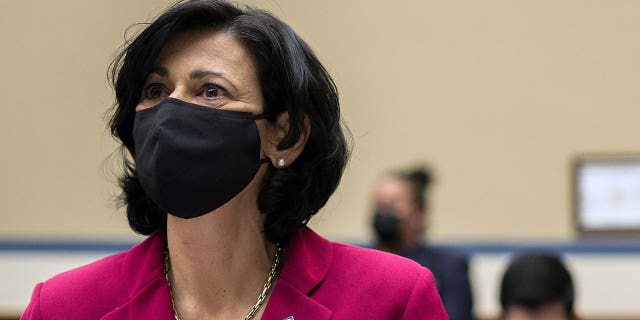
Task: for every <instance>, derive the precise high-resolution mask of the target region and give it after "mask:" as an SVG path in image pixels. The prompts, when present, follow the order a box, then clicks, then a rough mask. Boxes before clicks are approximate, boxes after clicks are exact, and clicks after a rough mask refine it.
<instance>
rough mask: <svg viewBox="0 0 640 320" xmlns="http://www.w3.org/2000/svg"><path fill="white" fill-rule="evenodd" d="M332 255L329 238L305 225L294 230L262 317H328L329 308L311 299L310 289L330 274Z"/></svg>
mask: <svg viewBox="0 0 640 320" xmlns="http://www.w3.org/2000/svg"><path fill="white" fill-rule="evenodd" d="M332 258H333V252H332V249H331V243H330V242H329V241H327V240H326V239H324V238H322V237H320V236H319V235H318V234H316V233H315V232H313V231H312V230H311V229H309V228H308V227H302V228H300V229H298V230H297V231H295V233H294V234H293V236H292V237H291V241H290V242H289V249H288V251H287V255H286V257H285V260H284V266H283V268H282V272H281V274H280V277H279V279H278V282H277V283H276V286H275V287H274V289H273V292H272V293H271V297H270V298H269V302H268V303H267V306H266V309H265V311H264V315H263V316H262V319H263V320H328V319H331V315H332V312H331V310H330V309H328V308H327V307H325V306H323V305H322V304H320V303H319V302H317V301H315V300H314V299H313V290H314V289H315V288H316V287H318V286H319V285H320V284H321V282H322V280H324V278H325V277H326V276H327V274H328V273H329V269H330V267H331V263H332Z"/></svg>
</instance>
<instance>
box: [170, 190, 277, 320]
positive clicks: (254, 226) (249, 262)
mask: <svg viewBox="0 0 640 320" xmlns="http://www.w3.org/2000/svg"><path fill="white" fill-rule="evenodd" d="M235 200H241V201H233V202H232V203H228V204H227V205H225V206H223V207H221V208H219V209H217V210H216V211H215V212H211V213H208V214H206V215H203V216H201V217H197V218H193V219H181V218H176V217H174V216H171V215H169V217H168V220H167V242H168V248H169V255H170V273H169V278H170V280H171V289H172V294H173V299H174V303H175V307H176V310H177V311H178V314H179V315H180V317H181V319H183V320H188V319H234V318H235V319H242V318H243V317H244V316H245V315H246V313H247V312H248V311H249V309H250V308H251V307H252V306H253V305H254V304H255V303H256V300H257V297H258V295H259V293H260V291H261V290H262V286H263V285H264V282H265V280H266V278H267V275H268V273H269V271H270V270H271V264H272V258H273V254H274V252H275V245H273V244H270V243H268V242H267V241H266V240H265V236H264V233H263V231H262V230H263V222H264V220H263V219H264V216H263V215H261V214H260V213H259V212H258V211H257V208H255V205H254V206H253V208H251V207H249V208H246V207H244V208H243V207H242V206H240V205H234V204H238V203H240V204H242V203H247V201H242V199H235ZM256 319H259V317H256Z"/></svg>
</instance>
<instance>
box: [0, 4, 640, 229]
mask: <svg viewBox="0 0 640 320" xmlns="http://www.w3.org/2000/svg"><path fill="white" fill-rule="evenodd" d="M169 2H170V1H160V0H155V1H152V0H136V1H125V0H117V1H115V0H102V1H80V0H76V1H71V0H65V1H55V2H50V1H38V3H37V4H35V3H34V2H20V1H1V2H0V40H1V41H2V50H0V70H2V77H0V96H1V97H2V104H3V105H2V107H1V108H0V145H1V146H2V148H3V156H2V157H0V170H1V173H2V175H1V176H2V179H1V180H0V195H1V196H0V200H1V201H0V203H1V206H2V207H1V209H2V210H1V211H0V212H1V213H0V215H2V221H3V222H2V223H1V224H0V235H2V236H11V237H14V236H15V237H58V236H59V237H75V236H77V237H83V238H85V237H97V238H116V237H120V238H121V237H129V236H130V234H131V233H130V232H129V231H128V229H127V227H126V223H125V218H124V214H123V213H122V211H118V210H116V209H115V208H114V206H113V204H112V201H111V197H112V196H113V195H114V194H115V189H114V188H113V184H114V182H113V181H114V179H113V176H112V175H113V174H112V171H113V170H112V169H109V168H113V166H114V163H117V161H113V160H111V161H107V162H106V166H105V162H104V159H105V158H106V157H107V156H108V154H109V153H110V152H111V151H113V150H114V148H115V145H114V143H113V142H112V141H111V140H110V138H109V135H108V132H107V131H106V130H105V129H104V128H105V120H104V119H103V118H102V116H103V113H104V111H105V110H106V109H107V107H109V105H110V104H111V102H112V94H111V91H110V89H109V87H108V84H107V82H106V70H107V65H108V63H109V61H110V59H111V57H112V54H113V53H114V51H115V50H116V48H117V47H118V46H119V45H121V44H122V39H123V32H124V30H125V29H126V27H127V26H129V25H131V24H132V23H134V22H140V21H147V20H149V19H150V18H151V17H153V16H155V15H156V14H157V13H158V12H159V11H160V10H161V9H162V8H164V7H165V6H166V4H167V3H169ZM252 3H254V4H257V5H258V6H260V7H264V8H268V9H270V10H273V11H274V12H275V13H276V14H277V15H278V16H280V17H282V18H283V19H284V20H285V21H287V22H289V23H290V24H291V25H292V26H293V27H294V28H295V29H296V30H297V31H298V32H299V33H301V34H302V36H303V37H304V38H305V39H306V40H307V41H308V42H309V43H310V44H311V45H312V46H313V47H314V48H315V49H316V51H317V53H318V55H319V56H320V57H321V59H322V60H323V61H324V62H325V64H326V66H327V67H328V69H329V71H330V72H331V73H332V74H333V76H334V77H335V80H336V82H337V84H338V87H339V89H340V93H341V102H342V107H343V112H344V117H345V120H346V121H347V123H348V124H349V126H350V128H351V131H352V133H353V138H354V149H353V157H352V160H351V163H350V165H349V167H348V169H347V172H346V174H345V177H344V179H343V182H342V185H341V187H340V189H339V191H338V193H337V194H336V195H335V196H334V197H333V199H332V200H331V201H330V202H329V204H328V205H327V207H326V208H325V210H323V212H322V213H321V214H320V215H319V216H318V217H316V219H315V220H314V221H313V222H312V224H313V225H314V226H316V228H317V229H318V230H320V231H321V233H323V234H325V235H327V236H329V237H332V238H335V239H347V240H357V239H364V237H367V236H368V235H369V232H368V220H367V213H368V211H369V207H368V198H369V193H370V190H371V184H372V183H373V182H374V181H375V178H376V175H377V174H378V173H380V172H381V171H383V170H386V169H388V168H390V167H395V166H403V165H406V164H408V163H414V162H416V161H424V162H427V163H429V164H431V165H432V166H433V167H434V168H435V169H436V170H437V178H438V182H437V186H436V188H435V190H434V191H435V192H434V194H433V201H434V206H433V211H434V216H433V219H432V221H431V222H432V226H431V233H432V235H433V237H435V238H437V239H442V240H445V239H454V240H455V239H462V240H464V239H505V238H509V239H533V240H536V239H537V240H564V239H570V238H572V237H573V236H574V231H573V229H572V225H571V213H570V210H571V206H570V193H569V191H570V179H569V178H570V175H569V161H570V159H571V157H572V156H573V155H575V154H576V153H582V152H638V151H640V142H639V140H638V137H639V136H640V127H639V126H638V125H637V123H638V120H637V119H640V108H638V103H639V102H640V90H638V84H639V83H640V81H639V80H640V79H639V78H640V59H638V57H640V41H638V33H639V32H640V2H637V1H604V0H603V1H533V0H532V1H506V0H505V1H470V0H469V1H393V2H392V1H378V0H373V1H371V0H366V1H365V0H362V1H338V0H332V1H299V0H264V1H257V0H256V1H252ZM105 168H107V169H106V170H105Z"/></svg>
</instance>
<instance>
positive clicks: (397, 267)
mask: <svg viewBox="0 0 640 320" xmlns="http://www.w3.org/2000/svg"><path fill="white" fill-rule="evenodd" d="M164 244H165V235H164V234H163V233H161V232H156V233H154V234H152V235H151V236H149V237H148V238H147V239H146V240H144V241H143V242H141V243H140V244H138V245H136V246H135V247H133V248H131V249H130V250H128V251H126V252H122V253H119V254H116V255H113V256H110V257H107V258H104V259H102V260H99V261H96V262H94V263H91V264H89V265H86V266H83V267H80V268H77V269H74V270H71V271H68V272H65V273H62V274H60V275H57V276H55V277H53V278H51V279H49V280H47V281H45V282H43V283H40V284H38V285H37V286H36V287H35V289H34V291H33V295H32V297H31V302H30V304H29V306H28V307H27V309H26V311H25V312H24V314H23V315H22V318H21V319H25V320H26V319H45V320H54V319H55V320H57V319H65V320H67V319H83V320H84V319H101V320H123V319H131V320H134V319H135V320H141V319H143V320H147V319H152V320H156V319H167V320H170V319H173V309H172V305H171V298H170V295H169V287H168V285H167V281H166V279H165V276H164V273H163V270H162V259H163V257H162V252H163V248H164ZM262 319H264V320H329V319H332V320H342V319H345V320H347V319H348V320H354V319H368V320H375V319H380V320H396V319H406V320H409V319H412V320H413V319H429V320H440V319H448V317H447V314H446V312H445V310H444V308H443V306H442V302H441V301H440V296H439V295H438V291H437V289H436V286H435V283H434V280H433V276H432V275H431V272H430V271H429V270H427V269H426V268H423V267H421V266H420V265H418V264H417V263H415V262H413V261H411V260H408V259H405V258H402V257H399V256H395V255H391V254H387V253H384V252H380V251H375V250H370V249H363V248H358V247H353V246H348V245H344V244H340V243H332V242H329V241H328V240H326V239H324V238H322V237H320V236H319V235H318V234H316V233H315V232H313V231H312V230H311V229H309V228H307V227H303V228H300V229H299V230H297V231H296V232H295V234H294V235H293V237H292V239H291V244H290V247H289V252H288V255H287V257H286V260H285V262H284V266H283V269H282V273H281V275H280V277H279V278H278V280H277V282H276V286H275V287H274V289H273V293H272V295H271V298H270V299H269V301H268V303H267V305H266V309H265V311H264V315H263V317H262Z"/></svg>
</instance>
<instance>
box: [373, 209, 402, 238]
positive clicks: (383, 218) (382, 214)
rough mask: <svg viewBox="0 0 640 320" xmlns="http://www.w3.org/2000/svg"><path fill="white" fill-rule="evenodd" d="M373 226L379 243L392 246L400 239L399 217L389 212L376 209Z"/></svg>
mask: <svg viewBox="0 0 640 320" xmlns="http://www.w3.org/2000/svg"><path fill="white" fill-rule="evenodd" d="M373 228H374V230H375V231H376V236H377V237H378V241H379V242H380V244H383V245H388V246H394V245H397V244H398V242H399V241H400V219H399V218H398V217H397V216H396V215H395V214H393V213H391V212H388V211H381V210H376V212H375V214H374V215H373Z"/></svg>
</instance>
